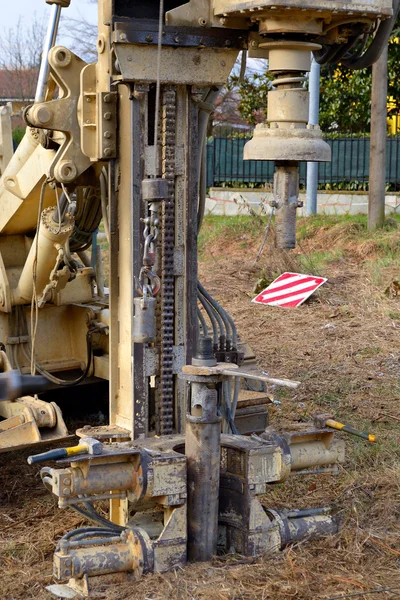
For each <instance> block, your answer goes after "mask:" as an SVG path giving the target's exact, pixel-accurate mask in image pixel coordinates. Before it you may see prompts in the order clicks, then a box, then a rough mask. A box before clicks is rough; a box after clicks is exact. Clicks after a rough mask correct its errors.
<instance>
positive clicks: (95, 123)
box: [79, 63, 118, 161]
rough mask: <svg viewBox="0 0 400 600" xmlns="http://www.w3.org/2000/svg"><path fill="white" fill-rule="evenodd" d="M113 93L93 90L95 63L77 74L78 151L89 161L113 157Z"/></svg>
mask: <svg viewBox="0 0 400 600" xmlns="http://www.w3.org/2000/svg"><path fill="white" fill-rule="evenodd" d="M117 99H118V94H117V92H97V91H96V63H93V64H91V65H87V66H86V67H84V68H83V69H82V71H81V98H80V104H79V109H80V110H79V122H80V126H81V146H82V152H83V153H84V154H86V156H88V157H89V158H90V160H92V161H96V160H107V159H109V158H115V157H116V155H117V113H116V105H117Z"/></svg>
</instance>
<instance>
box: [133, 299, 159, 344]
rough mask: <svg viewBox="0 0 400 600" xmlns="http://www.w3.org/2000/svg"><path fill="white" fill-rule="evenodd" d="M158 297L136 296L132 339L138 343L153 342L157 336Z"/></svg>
mask: <svg viewBox="0 0 400 600" xmlns="http://www.w3.org/2000/svg"><path fill="white" fill-rule="evenodd" d="M156 302H157V301H156V299H155V298H153V297H151V296H150V297H149V296H147V297H146V298H144V297H141V298H134V299H133V306H134V309H135V314H134V316H133V326H132V341H133V342H135V343H137V344H145V343H148V342H153V341H154V340H155V337H156V315H155V309H156V306H155V305H156Z"/></svg>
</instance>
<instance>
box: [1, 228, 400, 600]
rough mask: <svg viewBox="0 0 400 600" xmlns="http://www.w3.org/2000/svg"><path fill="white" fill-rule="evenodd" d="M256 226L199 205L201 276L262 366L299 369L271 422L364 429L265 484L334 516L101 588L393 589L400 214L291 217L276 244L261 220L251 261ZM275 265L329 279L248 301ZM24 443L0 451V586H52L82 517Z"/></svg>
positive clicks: (200, 593)
mask: <svg viewBox="0 0 400 600" xmlns="http://www.w3.org/2000/svg"><path fill="white" fill-rule="evenodd" d="M264 228H265V223H264V222H262V220H260V219H257V218H250V217H248V218H244V217H243V218H238V219H233V220H230V221H229V220H227V219H225V220H223V219H222V220H220V221H216V220H215V218H211V219H208V220H207V221H206V223H205V226H204V230H203V233H202V238H201V244H200V251H201V265H200V277H201V281H202V283H203V285H204V286H205V287H206V288H207V289H208V291H209V292H211V293H212V294H213V295H215V297H216V298H217V299H218V300H219V301H220V302H221V303H222V304H223V305H224V306H225V308H227V309H228V310H229V311H230V313H231V314H232V316H233V317H234V319H235V321H236V323H237V326H238V329H239V332H240V335H241V338H242V339H243V340H246V341H247V342H249V343H250V344H251V345H252V347H253V349H254V350H255V351H256V354H257V356H258V359H259V362H260V365H261V366H262V367H263V369H264V370H265V371H267V372H268V373H269V374H270V375H271V376H276V377H288V378H293V379H296V380H300V381H301V382H302V386H301V387H300V388H299V389H298V390H296V391H291V390H290V391H287V390H284V389H275V390H271V392H272V393H273V394H274V395H275V397H276V399H279V400H280V402H281V404H280V405H278V406H275V407H274V408H273V409H272V411H271V422H272V423H277V424H280V423H283V422H286V423H287V422H288V421H295V422H299V421H306V420H307V419H308V418H309V416H310V415H312V414H313V413H317V412H330V413H331V414H333V415H334V416H335V417H337V418H338V419H339V420H343V421H345V422H350V423H351V424H352V425H354V426H355V427H357V428H359V429H362V430H368V431H371V432H373V433H375V434H376V436H377V439H378V441H377V443H376V444H368V443H367V442H364V441H363V440H360V439H357V438H350V437H346V442H347V460H346V463H345V464H344V465H343V466H341V467H340V471H339V475H338V476H328V475H323V476H319V477H308V476H307V477H304V476H303V477H302V478H300V477H299V478H296V477H294V478H292V479H290V480H289V482H287V483H285V484H283V485H278V486H271V491H270V493H269V495H268V496H266V497H265V498H264V504H265V505H266V506H270V507H276V508H281V507H299V508H305V507H317V506H324V505H327V504H333V505H335V507H336V508H337V510H339V511H340V512H341V514H342V516H343V520H344V526H343V529H342V531H341V533H339V534H338V535H337V536H335V537H332V538H328V539H324V540H320V541H315V542H312V543H310V542H306V543H301V544H298V545H296V546H295V547H291V548H289V549H287V550H285V551H284V552H283V553H281V554H279V555H274V556H265V557H262V558H260V559H259V560H257V561H251V560H249V559H246V558H243V557H238V556H228V557H218V558H215V559H214V560H213V561H212V562H211V563H207V564H204V565H190V566H188V567H187V568H185V569H179V570H177V571H174V572H172V573H168V574H167V575H163V576H159V575H153V576H147V577H144V578H142V579H141V580H139V581H137V582H131V583H130V584H124V585H122V586H120V587H118V588H117V587H105V588H104V589H103V590H99V592H98V593H99V595H98V597H99V598H104V599H107V600H125V599H126V600H166V599H168V600H192V599H193V600H239V599H240V600H253V599H255V600H333V599H335V600H339V599H341V598H355V599H356V600H384V599H385V600H386V599H388V600H398V599H400V462H399V458H400V451H399V442H400V400H399V395H400V394H399V392H400V389H399V388H400V379H399V373H400V342H399V333H400V295H399V294H400V284H399V283H398V280H399V279H400V274H399V268H400V267H399V257H400V222H396V221H392V222H389V224H388V226H387V228H386V229H385V230H384V231H383V232H380V233H379V234H374V235H369V234H367V233H366V231H365V221H363V220H362V219H358V218H357V219H344V220H340V219H325V220H322V221H321V220H320V219H318V218H316V219H311V220H310V219H302V220H301V222H300V223H299V227H298V233H299V245H298V247H297V249H296V250H294V251H292V252H290V253H283V252H281V253H279V252H278V251H276V250H274V249H273V232H271V234H270V236H269V239H268V243H267V245H266V247H265V249H264V251H263V253H262V255H261V257H260V259H259V261H258V263H257V265H254V260H255V257H256V255H257V250H258V248H259V245H260V242H261V239H262V237H263V231H264ZM286 270H288V271H292V270H293V271H296V272H305V273H310V274H314V275H325V276H327V277H328V279H329V281H328V283H327V284H325V285H324V286H323V287H322V288H321V289H320V291H319V292H317V294H315V295H314V296H313V297H312V299H311V301H309V302H307V303H306V304H304V305H302V306H301V307H300V308H298V309H295V310H292V309H282V308H273V307H263V306H259V305H255V304H252V303H251V302H250V300H251V298H252V297H254V295H255V293H254V289H255V286H256V285H257V283H258V285H259V286H261V288H262V287H263V286H264V287H265V286H266V285H267V284H268V283H269V282H270V281H271V280H272V279H273V278H274V277H275V276H276V275H278V274H280V273H281V272H283V271H286ZM396 282H397V283H396ZM385 292H386V293H385ZM339 435H342V434H339ZM343 435H344V434H343ZM28 454H29V452H28V451H26V452H22V453H15V454H14V455H12V454H6V455H2V456H1V457H0V466H1V471H0V473H1V480H2V484H1V489H0V527H1V531H0V599H1V600H14V599H15V600H22V599H23V600H29V599H37V600H42V599H43V600H47V599H50V598H51V596H50V595H49V594H48V593H47V592H46V591H45V589H44V588H45V586H46V585H48V584H49V583H51V581H52V553H53V550H54V546H55V543H56V541H57V540H58V539H59V538H60V537H61V536H62V535H63V534H64V533H65V532H66V531H68V530H69V529H71V528H73V527H77V526H80V525H82V524H83V523H84V521H83V520H82V519H81V518H80V517H79V515H77V516H75V515H74V514H72V512H70V511H60V510H59V509H58V508H57V506H56V502H55V500H54V499H53V498H52V497H51V496H50V494H49V493H48V492H47V491H46V490H45V489H44V488H43V486H42V484H41V482H40V478H39V476H38V469H35V468H32V467H28V466H27V464H26V456H27V455H28Z"/></svg>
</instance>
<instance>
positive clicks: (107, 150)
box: [104, 148, 111, 157]
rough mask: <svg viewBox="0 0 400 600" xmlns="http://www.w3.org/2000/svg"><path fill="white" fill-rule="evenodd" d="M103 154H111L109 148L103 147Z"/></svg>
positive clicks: (106, 155)
mask: <svg viewBox="0 0 400 600" xmlns="http://www.w3.org/2000/svg"><path fill="white" fill-rule="evenodd" d="M104 156H105V157H108V156H111V148H104Z"/></svg>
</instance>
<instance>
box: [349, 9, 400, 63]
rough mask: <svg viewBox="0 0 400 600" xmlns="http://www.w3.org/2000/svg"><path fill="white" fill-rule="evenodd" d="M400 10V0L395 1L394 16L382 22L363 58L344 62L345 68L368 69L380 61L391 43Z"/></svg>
mask: <svg viewBox="0 0 400 600" xmlns="http://www.w3.org/2000/svg"><path fill="white" fill-rule="evenodd" d="M399 8H400V0H393V15H392V16H391V17H390V18H389V19H386V20H385V21H381V23H380V25H379V27H378V31H377V32H376V34H375V37H374V39H373V40H372V42H371V45H370V46H369V48H367V50H366V51H365V52H364V54H363V55H362V56H360V57H359V58H355V59H353V60H352V59H347V60H343V61H342V63H343V65H344V66H345V67H347V68H349V69H353V70H359V69H366V68H367V67H370V66H371V65H372V64H373V63H374V62H376V61H377V60H378V58H379V57H380V55H381V54H382V51H383V49H384V47H385V46H386V44H387V43H388V41H389V37H390V34H391V33H392V29H393V26H394V24H395V22H396V19H397V15H398V12H399Z"/></svg>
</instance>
